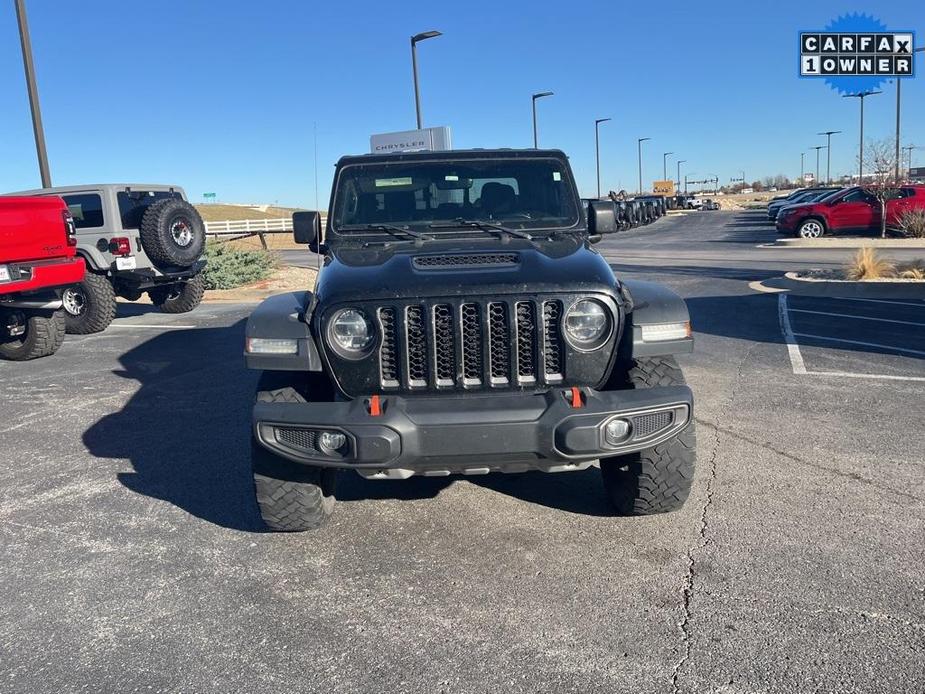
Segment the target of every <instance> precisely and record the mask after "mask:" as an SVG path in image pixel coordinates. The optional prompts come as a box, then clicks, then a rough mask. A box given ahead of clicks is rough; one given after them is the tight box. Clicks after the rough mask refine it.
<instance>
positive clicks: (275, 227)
mask: <svg viewBox="0 0 925 694" xmlns="http://www.w3.org/2000/svg"><path fill="white" fill-rule="evenodd" d="M325 221H326V220H325V218H324V216H322V218H321V226H322V228H323V227H324V224H325ZM205 226H206V236H207V237H208V236H213V237H215V238H217V239H218V240H220V241H234V240H235V239H246V238H250V237H251V236H257V237H259V238H260V243H261V244H263V247H264V248H266V247H267V240H266V237H265V235H266V234H291V233H292V217H278V218H275V219H235V220H232V219H229V220H225V221H223V222H205Z"/></svg>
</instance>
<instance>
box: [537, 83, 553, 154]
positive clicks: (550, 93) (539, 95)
mask: <svg viewBox="0 0 925 694" xmlns="http://www.w3.org/2000/svg"><path fill="white" fill-rule="evenodd" d="M552 94H553V93H552V92H540V93H538V94H534V95H533V149H537V148H538V145H537V139H536V100H537V99H542V98H543V97H544V96H552Z"/></svg>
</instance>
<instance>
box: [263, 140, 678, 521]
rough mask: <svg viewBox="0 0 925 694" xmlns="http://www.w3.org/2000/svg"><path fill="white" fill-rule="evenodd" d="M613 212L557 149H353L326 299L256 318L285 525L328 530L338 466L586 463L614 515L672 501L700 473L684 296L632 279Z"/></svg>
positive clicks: (455, 469) (314, 228)
mask: <svg viewBox="0 0 925 694" xmlns="http://www.w3.org/2000/svg"><path fill="white" fill-rule="evenodd" d="M614 215H615V210H614V205H613V204H612V203H611V202H610V201H600V202H597V201H595V202H591V203H590V204H589V205H588V206H587V208H586V209H585V208H584V207H583V206H582V204H581V201H580V198H579V195H578V191H577V189H576V186H575V181H574V179H573V177H572V172H571V169H570V167H569V163H568V159H567V158H566V156H565V155H564V154H563V153H562V152H561V151H558V150H526V151H520V150H471V151H448V152H419V153H410V154H409V153H406V154H387V155H362V156H350V157H343V158H342V159H341V160H340V161H339V162H338V164H337V170H336V173H335V179H334V186H333V189H332V194H331V205H330V212H329V213H328V216H327V220H326V223H325V233H324V236H323V237H322V235H321V216H320V214H319V213H317V212H297V213H296V214H295V215H294V218H293V222H294V233H295V239H296V241H298V242H300V243H307V244H308V245H309V246H310V247H311V248H312V250H315V251H316V252H318V253H322V254H323V255H324V266H323V268H322V269H321V272H320V274H319V275H318V279H317V282H316V285H315V287H314V290H313V291H304V292H294V293H289V294H281V295H278V296H274V297H271V298H269V299H267V300H266V301H265V302H264V303H263V304H261V305H260V306H259V307H258V308H257V309H256V310H255V311H254V313H253V314H252V315H251V317H250V319H249V320H248V323H247V328H246V346H245V359H246V362H247V366H248V367H249V368H252V369H258V370H260V371H262V374H261V376H260V381H259V385H258V387H257V395H256V403H255V405H254V409H253V473H254V481H255V487H256V494H257V502H258V505H259V507H260V512H261V514H262V516H263V519H264V522H265V523H266V525H267V526H268V527H269V528H270V529H273V530H305V529H308V528H314V527H317V526H319V525H320V524H321V523H322V522H323V521H324V520H325V518H326V517H327V516H328V515H329V514H330V513H331V510H332V508H333V504H334V499H335V482H336V478H337V474H338V472H339V471H340V470H355V471H356V472H358V473H359V474H360V475H362V476H363V477H366V478H368V479H404V478H407V477H410V476H412V475H450V474H470V475H474V474H486V473H490V472H525V471H528V470H542V471H545V472H563V471H569V470H582V469H585V468H588V467H590V466H592V465H596V464H598V465H599V466H600V469H601V473H602V477H603V481H604V487H605V490H606V492H607V495H608V497H609V498H610V500H611V501H612V503H613V505H614V507H615V509H616V511H617V512H619V513H622V514H649V513H660V512H664V511H671V510H674V509H677V508H679V507H680V506H681V505H682V504H683V503H684V501H685V499H686V498H687V496H688V493H689V492H690V488H691V482H692V479H693V475H694V455H695V453H694V420H693V411H692V408H693V398H692V394H691V390H690V388H689V387H688V386H687V385H685V382H684V378H683V376H682V374H681V370H680V369H679V368H678V365H677V363H676V362H675V360H674V358H673V357H672V355H674V354H677V353H681V352H689V351H691V349H692V348H693V339H692V337H691V331H690V321H689V317H688V312H687V307H686V305H685V304H684V301H683V300H681V299H680V298H679V297H678V296H677V295H675V294H674V293H673V292H671V291H669V290H667V289H665V288H664V287H661V286H659V285H657V284H652V283H648V282H641V281H631V280H621V279H619V278H617V277H615V276H614V273H613V271H612V270H611V268H610V266H609V265H608V264H607V262H606V261H605V260H604V258H602V257H601V255H600V254H598V253H597V252H596V251H595V250H594V248H593V246H592V244H594V243H596V242H597V241H600V240H601V238H602V235H604V234H608V233H612V232H614V231H616V230H617V226H618V222H617V220H616V219H615V216H614Z"/></svg>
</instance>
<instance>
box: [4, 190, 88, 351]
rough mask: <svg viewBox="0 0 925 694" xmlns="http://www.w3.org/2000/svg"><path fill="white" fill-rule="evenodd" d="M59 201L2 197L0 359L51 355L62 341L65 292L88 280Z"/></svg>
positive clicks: (68, 218) (71, 224)
mask: <svg viewBox="0 0 925 694" xmlns="http://www.w3.org/2000/svg"><path fill="white" fill-rule="evenodd" d="M75 234H76V228H75V227H74V220H73V219H72V217H71V214H70V212H68V209H67V206H66V205H65V204H64V201H63V200H62V199H61V198H56V197H45V198H40V197H0V358H4V359H12V360H15V361H23V360H26V359H35V358H36V357H44V356H47V355H49V354H53V353H54V352H56V351H57V350H58V347H60V346H61V343H62V342H63V341H64V314H63V312H62V310H61V290H62V289H63V288H65V287H69V286H72V285H74V284H77V283H78V282H80V281H81V280H82V279H83V276H84V268H85V265H84V262H83V260H82V259H80V258H78V257H77V238H76V235H75Z"/></svg>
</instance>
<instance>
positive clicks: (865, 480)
mask: <svg viewBox="0 0 925 694" xmlns="http://www.w3.org/2000/svg"><path fill="white" fill-rule="evenodd" d="M694 421H696V422H697V423H698V424H703V425H704V426H708V427H712V428H714V429H716V431H718V432H722V433H724V434H728V435H729V436H731V437H733V438H736V439H738V440H740V441H744V442H745V443H750V444H751V445H753V446H757V447H758V448H762V449H764V450H766V451H770V452H771V453H774V454H775V455H779V456H780V457H781V458H785V459H787V460H789V461H790V462H793V463H799V464H800V465H805V466H807V467H811V468H814V469H816V470H821V471H823V472H827V473H829V474H830V475H833V476H835V477H842V478H845V479H849V480H853V481H855V482H860V483H862V484H866V485H868V486H870V487H873V488H874V489H879V490H880V491H884V492H889V493H890V494H896V495H897V496H902V497H905V498H907V499H909V500H911V501H925V499H923V498H922V497H919V496H916V495H915V494H910V493H909V492H904V491H902V490H901V489H895V488H894V487H891V486H889V485H886V484H881V483H879V482H877V481H876V480H872V479H870V478H869V477H864V476H863V475H860V474H858V473H857V472H845V471H844V470H839V469H838V468H834V467H829V466H828V465H821V464H819V463H814V462H812V461H809V460H806V459H805V458H801V457H799V456H797V455H793V454H792V453H787V452H786V451H783V450H781V449H779V448H777V447H775V446H773V445H772V444H770V443H765V442H764V441H759V440H758V439H753V438H751V437H750V436H745V435H744V434H739V433H737V432H734V431H732V430H731V429H727V428H725V427H721V426H719V425H718V424H716V423H714V422H711V421H709V420H706V419H698V418H697V417H695V418H694Z"/></svg>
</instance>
